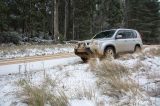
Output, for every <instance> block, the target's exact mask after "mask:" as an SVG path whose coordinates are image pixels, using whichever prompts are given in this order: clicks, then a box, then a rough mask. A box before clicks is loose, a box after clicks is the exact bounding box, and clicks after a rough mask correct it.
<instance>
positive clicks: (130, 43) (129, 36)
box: [125, 30, 136, 52]
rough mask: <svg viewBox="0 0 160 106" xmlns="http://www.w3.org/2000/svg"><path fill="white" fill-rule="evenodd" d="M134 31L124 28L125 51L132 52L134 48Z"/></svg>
mask: <svg viewBox="0 0 160 106" xmlns="http://www.w3.org/2000/svg"><path fill="white" fill-rule="evenodd" d="M134 34H135V33H134V32H133V31H132V30H126V31H125V36H126V41H125V43H126V44H127V46H126V49H127V50H126V52H132V51H134V48H135V45H136V44H135V43H136V37H135V35H134Z"/></svg>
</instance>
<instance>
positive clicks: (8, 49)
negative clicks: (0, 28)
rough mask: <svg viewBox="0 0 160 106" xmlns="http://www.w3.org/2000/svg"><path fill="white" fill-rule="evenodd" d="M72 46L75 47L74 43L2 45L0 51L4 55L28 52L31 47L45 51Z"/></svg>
mask: <svg viewBox="0 0 160 106" xmlns="http://www.w3.org/2000/svg"><path fill="white" fill-rule="evenodd" d="M66 47H71V48H74V44H57V45H31V44H30V45H29V44H28V45H5V46H0V52H2V53H3V54H4V55H6V54H11V53H12V54H17V53H22V54H23V53H27V52H29V51H28V50H30V49H36V50H42V51H45V50H46V49H54V48H57V49H60V48H66Z"/></svg>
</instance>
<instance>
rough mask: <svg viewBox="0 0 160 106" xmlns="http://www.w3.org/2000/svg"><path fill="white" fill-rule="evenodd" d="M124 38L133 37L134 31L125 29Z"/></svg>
mask: <svg viewBox="0 0 160 106" xmlns="http://www.w3.org/2000/svg"><path fill="white" fill-rule="evenodd" d="M125 36H126V39H130V38H134V33H133V32H132V31H125Z"/></svg>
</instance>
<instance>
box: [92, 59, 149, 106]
mask: <svg viewBox="0 0 160 106" xmlns="http://www.w3.org/2000/svg"><path fill="white" fill-rule="evenodd" d="M89 64H90V67H91V70H92V71H94V72H95V74H96V75H97V77H98V80H97V85H98V86H99V88H100V89H101V90H102V93H103V94H104V95H107V96H109V97H111V98H112V99H111V100H110V103H111V104H112V105H113V106H114V105H116V106H117V105H118V106H124V105H127V106H128V105H134V104H139V103H141V105H142V106H143V105H144V106H146V105H150V100H149V99H148V95H147V93H146V92H143V91H142V90H141V88H140V87H139V85H138V84H137V83H136V82H135V81H134V80H133V79H132V78H131V74H132V73H131V70H130V69H129V68H127V67H125V66H123V65H122V64H120V63H119V62H117V61H115V60H112V61H107V60H105V61H98V62H97V59H95V60H94V59H93V60H92V61H90V62H89ZM137 67H138V66H137ZM146 101H147V102H146Z"/></svg>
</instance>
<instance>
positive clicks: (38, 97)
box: [18, 77, 69, 106]
mask: <svg viewBox="0 0 160 106" xmlns="http://www.w3.org/2000/svg"><path fill="white" fill-rule="evenodd" d="M56 82H57V81H56V80H52V79H50V78H48V77H47V78H46V79H45V81H44V82H43V83H42V85H39V86H36V85H34V84H33V83H31V82H29V81H27V80H24V79H23V80H20V81H19V82H18V84H19V86H20V87H21V88H22V92H21V97H22V98H23V99H24V102H25V103H27V104H28V105H29V106H45V105H46V104H48V105H51V106H67V105H68V104H69V101H68V98H67V96H66V95H65V94H64V92H63V91H61V90H59V89H57V90H54V87H55V86H56Z"/></svg>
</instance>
